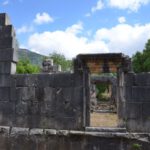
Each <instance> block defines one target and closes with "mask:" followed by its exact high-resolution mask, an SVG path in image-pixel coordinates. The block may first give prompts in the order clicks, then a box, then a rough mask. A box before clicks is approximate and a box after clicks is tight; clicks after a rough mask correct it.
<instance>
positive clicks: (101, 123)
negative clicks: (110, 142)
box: [90, 113, 118, 127]
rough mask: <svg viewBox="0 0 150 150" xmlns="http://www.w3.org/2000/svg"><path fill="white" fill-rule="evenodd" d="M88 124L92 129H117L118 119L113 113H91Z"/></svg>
mask: <svg viewBox="0 0 150 150" xmlns="http://www.w3.org/2000/svg"><path fill="white" fill-rule="evenodd" d="M90 122H91V125H90V126H93V127H117V125H118V118H117V114H115V113H91V121H90Z"/></svg>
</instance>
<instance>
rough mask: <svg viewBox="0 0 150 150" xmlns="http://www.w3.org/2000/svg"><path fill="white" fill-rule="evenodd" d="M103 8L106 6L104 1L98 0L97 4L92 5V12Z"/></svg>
mask: <svg viewBox="0 0 150 150" xmlns="http://www.w3.org/2000/svg"><path fill="white" fill-rule="evenodd" d="M102 8H104V3H103V2H102V0H98V2H97V4H96V6H94V7H92V9H91V12H92V13H94V12H95V11H97V10H101V9H102Z"/></svg>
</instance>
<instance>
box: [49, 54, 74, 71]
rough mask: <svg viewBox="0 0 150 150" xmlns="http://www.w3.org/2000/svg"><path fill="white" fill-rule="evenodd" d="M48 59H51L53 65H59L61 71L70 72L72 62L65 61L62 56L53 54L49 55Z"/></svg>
mask: <svg viewBox="0 0 150 150" xmlns="http://www.w3.org/2000/svg"><path fill="white" fill-rule="evenodd" d="M50 58H51V59H53V62H54V64H57V65H61V68H62V71H70V70H72V60H68V59H66V57H65V56H64V55H63V54H59V53H57V52H53V53H51V54H50Z"/></svg>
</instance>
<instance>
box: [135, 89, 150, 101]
mask: <svg viewBox="0 0 150 150" xmlns="http://www.w3.org/2000/svg"><path fill="white" fill-rule="evenodd" d="M132 99H133V100H134V101H135V102H139V101H141V102H150V86H133V87H132Z"/></svg>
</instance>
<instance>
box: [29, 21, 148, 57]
mask: <svg viewBox="0 0 150 150" xmlns="http://www.w3.org/2000/svg"><path fill="white" fill-rule="evenodd" d="M82 33H83V34H84V33H85V31H84V28H83V25H82V23H81V22H79V23H77V24H74V25H72V26H71V27H68V28H66V30H64V31H63V30H57V31H53V32H50V31H45V32H42V33H34V34H32V35H31V36H30V37H29V40H28V48H29V49H31V50H33V51H36V52H38V53H41V54H45V55H48V54H50V53H51V52H53V51H57V52H60V53H63V54H65V56H66V57H67V58H72V57H75V56H76V55H77V54H79V53H107V52H122V53H125V54H127V55H130V56H131V55H132V54H134V53H135V52H136V51H137V50H143V48H144V45H145V43H146V41H147V39H149V38H150V23H148V24H143V25H129V24H125V23H124V24H118V25H116V26H114V27H112V28H101V29H99V30H97V31H96V32H95V33H94V34H93V35H91V36H90V39H89V38H88V36H83V35H82Z"/></svg>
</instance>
